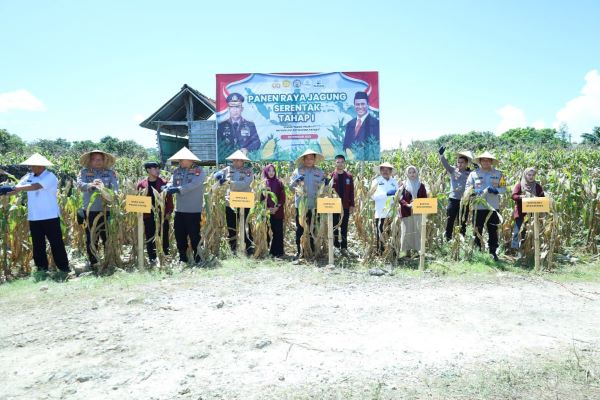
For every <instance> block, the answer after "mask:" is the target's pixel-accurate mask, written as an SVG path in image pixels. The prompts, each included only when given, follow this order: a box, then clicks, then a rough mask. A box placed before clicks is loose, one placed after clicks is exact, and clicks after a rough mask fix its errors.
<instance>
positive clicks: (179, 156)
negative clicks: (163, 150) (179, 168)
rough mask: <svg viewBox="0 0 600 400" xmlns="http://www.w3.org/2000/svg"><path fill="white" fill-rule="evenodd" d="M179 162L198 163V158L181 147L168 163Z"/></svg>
mask: <svg viewBox="0 0 600 400" xmlns="http://www.w3.org/2000/svg"><path fill="white" fill-rule="evenodd" d="M181 160H191V161H200V159H199V158H198V157H196V156H195V155H194V153H192V152H191V151H190V149H188V148H187V147H185V146H183V147H182V148H181V150H179V151H178V152H177V153H175V154H173V155H172V156H171V158H169V161H181Z"/></svg>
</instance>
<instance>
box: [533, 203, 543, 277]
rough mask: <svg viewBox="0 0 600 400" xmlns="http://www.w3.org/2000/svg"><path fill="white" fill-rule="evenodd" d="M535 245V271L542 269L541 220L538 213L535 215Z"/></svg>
mask: <svg viewBox="0 0 600 400" xmlns="http://www.w3.org/2000/svg"><path fill="white" fill-rule="evenodd" d="M533 243H534V245H535V270H536V271H540V270H541V269H542V267H541V262H540V220H539V217H538V213H533Z"/></svg>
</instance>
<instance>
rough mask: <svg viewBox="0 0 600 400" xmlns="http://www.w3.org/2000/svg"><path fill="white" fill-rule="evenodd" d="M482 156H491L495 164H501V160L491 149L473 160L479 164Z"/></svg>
mask: <svg viewBox="0 0 600 400" xmlns="http://www.w3.org/2000/svg"><path fill="white" fill-rule="evenodd" d="M482 158H489V159H490V160H492V164H493V165H498V164H500V161H499V160H498V159H497V158H496V157H494V155H493V154H492V153H490V152H489V151H485V152H483V154H480V155H478V156H477V158H475V160H473V161H475V162H476V163H477V164H481V159H482Z"/></svg>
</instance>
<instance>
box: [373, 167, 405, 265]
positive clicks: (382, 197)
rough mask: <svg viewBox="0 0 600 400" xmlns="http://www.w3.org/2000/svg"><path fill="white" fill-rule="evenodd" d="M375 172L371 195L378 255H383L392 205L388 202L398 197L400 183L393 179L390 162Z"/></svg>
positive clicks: (377, 168) (392, 168)
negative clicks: (385, 229)
mask: <svg viewBox="0 0 600 400" xmlns="http://www.w3.org/2000/svg"><path fill="white" fill-rule="evenodd" d="M375 172H376V173H377V174H378V176H377V177H376V178H375V179H373V181H372V182H371V188H370V190H369V193H370V194H371V199H372V200H373V201H374V202H375V235H376V238H377V253H378V254H382V253H383V250H384V247H385V246H384V243H383V239H382V238H381V236H382V234H383V227H384V225H385V221H386V219H387V218H388V217H389V215H390V212H391V208H390V205H391V204H392V202H391V201H388V200H389V199H390V198H391V197H393V196H395V195H396V192H397V191H398V189H399V186H398V181H397V180H396V178H394V177H392V175H393V174H394V172H395V170H394V166H393V165H392V164H390V163H389V162H384V163H382V164H380V165H379V166H378V167H376V169H375Z"/></svg>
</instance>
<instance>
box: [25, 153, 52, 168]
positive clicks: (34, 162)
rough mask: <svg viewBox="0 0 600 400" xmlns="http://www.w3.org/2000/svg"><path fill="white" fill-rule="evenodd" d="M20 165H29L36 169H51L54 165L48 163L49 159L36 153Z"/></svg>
mask: <svg viewBox="0 0 600 400" xmlns="http://www.w3.org/2000/svg"><path fill="white" fill-rule="evenodd" d="M20 165H28V166H34V167H51V166H52V165H54V164H52V163H51V162H50V161H48V159H47V158H46V157H44V156H43V155H41V154H40V153H35V154H34V155H32V156H31V157H29V158H28V159H27V160H25V161H23V162H22V163H21V164H20Z"/></svg>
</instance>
